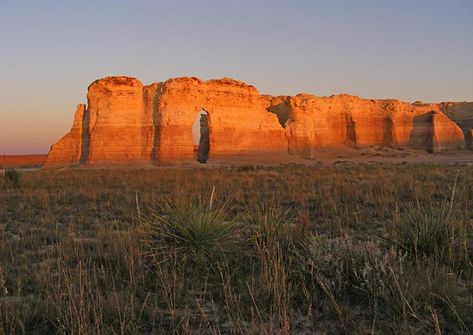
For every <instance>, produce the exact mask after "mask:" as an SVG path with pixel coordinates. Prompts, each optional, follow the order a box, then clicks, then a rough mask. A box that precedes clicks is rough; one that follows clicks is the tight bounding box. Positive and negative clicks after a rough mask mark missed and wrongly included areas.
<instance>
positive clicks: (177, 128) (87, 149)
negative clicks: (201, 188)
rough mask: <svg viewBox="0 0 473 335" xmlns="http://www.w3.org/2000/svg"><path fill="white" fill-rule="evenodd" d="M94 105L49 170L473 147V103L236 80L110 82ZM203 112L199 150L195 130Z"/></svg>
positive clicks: (96, 91)
mask: <svg viewBox="0 0 473 335" xmlns="http://www.w3.org/2000/svg"><path fill="white" fill-rule="evenodd" d="M87 100H88V105H87V107H86V106H85V105H79V106H78V108H77V111H76V115H75V119H74V124H73V127H72V129H71V130H70V132H69V133H68V134H66V135H65V136H64V137H63V138H61V139H60V140H59V141H58V142H57V143H56V144H54V145H53V146H52V147H51V150H50V152H49V155H48V158H47V160H46V163H45V166H46V167H54V166H66V165H76V164H113V163H136V162H151V161H158V162H159V161H173V160H194V159H196V157H197V158H198V160H199V161H206V159H207V158H209V159H213V158H218V157H224V156H232V155H242V154H243V155H244V154H265V155H266V154H275V153H287V152H289V153H290V154H293V155H297V156H300V157H303V158H309V159H314V158H317V151H318V150H320V149H321V148H332V147H333V148H343V147H352V148H363V147H366V146H373V145H376V146H409V147H413V148H417V149H422V150H426V151H428V152H441V151H445V150H452V149H464V148H465V146H466V147H468V148H469V149H471V148H472V146H473V145H472V128H473V103H440V104H423V103H420V102H416V103H414V104H410V103H406V102H401V101H398V100H368V99H361V98H358V97H355V96H350V95H335V96H331V97H317V96H314V95H309V94H299V95H296V96H279V97H272V96H268V95H260V94H259V92H258V91H257V90H256V88H255V87H253V86H250V85H247V84H245V83H243V82H240V81H236V80H233V79H228V78H224V79H220V80H209V81H202V80H200V79H198V78H188V77H184V78H175V79H169V80H167V81H165V82H162V83H153V84H151V85H148V86H144V85H143V84H142V83H141V82H140V81H138V80H137V79H135V78H130V77H107V78H103V79H99V80H97V81H95V82H93V83H92V84H91V85H90V86H89V89H88V94H87ZM202 110H203V111H205V112H206V113H205V118H202V119H201V125H202V127H203V128H202V131H201V134H204V135H205V137H203V138H202V137H201V139H200V142H199V143H200V147H201V149H200V150H199V149H198V148H195V145H194V141H193V138H192V124H193V123H194V121H195V119H196V116H197V115H198V114H199V112H200V111H202ZM204 146H205V148H204ZM196 153H197V154H196ZM202 155H204V156H205V157H204V156H202ZM207 156H208V157H207Z"/></svg>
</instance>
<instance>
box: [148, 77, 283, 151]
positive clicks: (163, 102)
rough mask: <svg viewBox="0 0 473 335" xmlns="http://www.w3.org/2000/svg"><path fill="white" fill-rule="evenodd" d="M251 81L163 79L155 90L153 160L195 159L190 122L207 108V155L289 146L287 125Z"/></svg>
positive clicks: (279, 148) (276, 148) (277, 148)
mask: <svg viewBox="0 0 473 335" xmlns="http://www.w3.org/2000/svg"><path fill="white" fill-rule="evenodd" d="M266 107H267V106H266V101H265V99H263V98H261V96H260V94H259V93H258V91H257V90H256V88H254V87H253V86H249V85H246V84H245V83H242V82H240V81H236V80H233V79H221V80H209V81H202V80H200V79H197V78H177V79H170V80H168V81H166V82H165V83H164V84H163V86H162V89H161V90H160V92H159V93H158V111H157V112H158V122H157V128H158V135H157V137H158V140H157V141H158V143H159V145H158V146H157V148H156V159H157V160H175V159H193V157H194V153H193V151H194V146H193V139H192V131H191V130H192V124H193V122H194V120H195V118H196V115H197V114H198V113H199V112H200V110H204V111H206V112H207V113H208V118H209V119H208V125H209V138H210V148H211V151H210V153H209V157H210V158H212V157H213V158H216V157H222V156H228V155H235V154H246V153H257V152H262V153H272V152H278V151H284V152H287V141H286V137H285V130H284V129H283V128H282V127H281V125H280V124H279V122H278V118H277V116H276V115H274V114H273V113H268V111H267V109H266Z"/></svg>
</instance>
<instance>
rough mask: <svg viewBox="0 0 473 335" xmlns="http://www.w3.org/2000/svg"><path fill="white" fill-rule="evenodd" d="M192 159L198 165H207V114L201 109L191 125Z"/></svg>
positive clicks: (208, 146) (208, 130) (208, 131)
mask: <svg viewBox="0 0 473 335" xmlns="http://www.w3.org/2000/svg"><path fill="white" fill-rule="evenodd" d="M192 141H193V144H194V157H195V159H196V160H197V161H198V162H199V163H207V161H208V159H209V152H210V127H209V114H208V113H207V112H206V111H205V110H203V109H201V110H200V111H199V112H198V113H197V116H196V118H195V120H194V123H193V124H192Z"/></svg>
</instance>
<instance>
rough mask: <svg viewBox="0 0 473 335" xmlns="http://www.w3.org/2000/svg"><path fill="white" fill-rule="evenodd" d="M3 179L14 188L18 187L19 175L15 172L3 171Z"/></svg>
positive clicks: (12, 170) (10, 170) (11, 170)
mask: <svg viewBox="0 0 473 335" xmlns="http://www.w3.org/2000/svg"><path fill="white" fill-rule="evenodd" d="M5 178H6V179H7V180H8V181H9V182H10V183H12V184H13V185H14V186H18V185H20V181H21V174H20V172H18V171H17V170H14V169H8V170H6V171H5Z"/></svg>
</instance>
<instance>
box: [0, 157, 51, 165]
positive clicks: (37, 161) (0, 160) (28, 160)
mask: <svg viewBox="0 0 473 335" xmlns="http://www.w3.org/2000/svg"><path fill="white" fill-rule="evenodd" d="M47 156H48V155H9V156H5V157H3V156H1V157H0V164H2V165H3V164H5V166H6V167H7V168H8V167H17V168H18V167H25V168H26V167H40V166H41V165H43V163H44V161H45V160H46V157H47ZM0 167H1V166H0Z"/></svg>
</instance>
